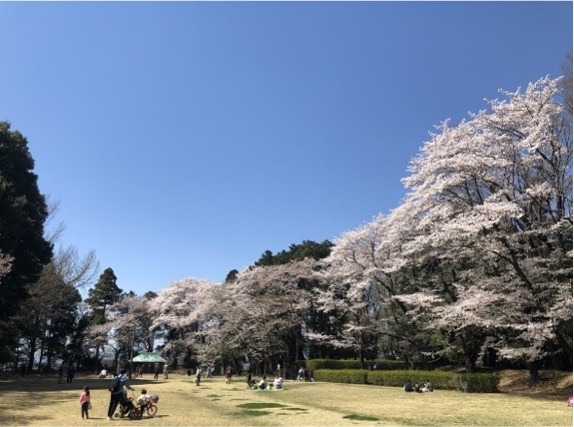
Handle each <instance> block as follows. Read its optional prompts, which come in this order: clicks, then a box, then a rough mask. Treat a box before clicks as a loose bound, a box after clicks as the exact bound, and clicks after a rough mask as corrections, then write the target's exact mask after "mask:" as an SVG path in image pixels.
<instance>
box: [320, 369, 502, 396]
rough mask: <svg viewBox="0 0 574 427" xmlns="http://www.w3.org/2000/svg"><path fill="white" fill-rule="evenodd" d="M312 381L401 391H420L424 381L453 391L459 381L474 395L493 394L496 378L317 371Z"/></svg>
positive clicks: (489, 375) (413, 372)
mask: <svg viewBox="0 0 574 427" xmlns="http://www.w3.org/2000/svg"><path fill="white" fill-rule="evenodd" d="M314 375H315V380H317V381H324V382H334V383H346V384H373V385H381V386H387V387H402V386H403V385H404V383H405V382H407V380H409V381H411V382H412V383H413V384H416V383H418V384H419V385H420V386H421V387H422V386H423V385H424V383H426V382H427V381H430V382H432V383H433V385H434V388H435V389H438V390H457V389H459V388H461V387H460V381H459V380H462V381H463V382H464V383H465V384H466V391H468V392H474V393H495V392H497V391H498V382H499V377H498V376H497V375H496V374H492V373H476V374H462V375H461V374H458V373H456V372H445V371H420V370H393V371H390V370H389V371H383V370H381V371H378V370H377V371H367V370H358V369H319V370H316V371H315V373H314Z"/></svg>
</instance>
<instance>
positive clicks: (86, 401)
mask: <svg viewBox="0 0 574 427" xmlns="http://www.w3.org/2000/svg"><path fill="white" fill-rule="evenodd" d="M80 405H81V406H82V419H84V415H85V416H86V419H88V418H90V414H89V413H88V410H89V409H90V387H84V391H83V392H82V394H81V395H80Z"/></svg>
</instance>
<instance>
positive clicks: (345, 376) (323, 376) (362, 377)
mask: <svg viewBox="0 0 574 427" xmlns="http://www.w3.org/2000/svg"><path fill="white" fill-rule="evenodd" d="M368 373H369V371H365V370H360V369H319V370H317V371H314V372H313V375H314V379H315V381H323V382H326V383H344V384H368V382H367V375H368Z"/></svg>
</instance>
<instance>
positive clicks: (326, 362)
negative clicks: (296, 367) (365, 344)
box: [305, 359, 409, 371]
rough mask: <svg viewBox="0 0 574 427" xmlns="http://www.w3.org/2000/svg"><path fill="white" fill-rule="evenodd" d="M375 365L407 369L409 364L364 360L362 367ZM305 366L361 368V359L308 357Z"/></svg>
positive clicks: (381, 367)
mask: <svg viewBox="0 0 574 427" xmlns="http://www.w3.org/2000/svg"><path fill="white" fill-rule="evenodd" d="M375 365H376V366H377V370H379V369H381V370H390V369H392V370H397V369H409V365H408V364H407V363H406V362H403V361H400V360H366V361H365V362H364V368H370V367H372V366H375ZM305 367H306V368H307V369H310V370H312V371H316V370H318V369H362V368H361V361H360V360H356V359H349V360H333V359H310V360H306V361H305Z"/></svg>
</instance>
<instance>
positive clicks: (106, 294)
mask: <svg viewBox="0 0 574 427" xmlns="http://www.w3.org/2000/svg"><path fill="white" fill-rule="evenodd" d="M116 281H117V277H116V275H115V274H114V270H112V269H111V268H110V267H108V268H106V269H105V270H104V272H103V273H102V274H101V276H100V278H99V280H98V283H96V284H95V286H94V287H93V288H91V289H90V290H89V291H88V298H87V299H86V303H87V304H88V305H89V306H90V307H91V308H92V319H91V324H92V325H103V324H104V323H106V313H107V309H108V307H109V306H111V305H112V304H114V303H115V302H117V301H119V300H120V299H121V297H122V294H123V290H122V289H121V288H120V287H119V286H118V285H117V283H116ZM102 344H103V343H98V344H97V345H96V357H95V367H94V369H95V371H96V372H97V370H98V361H99V354H100V346H101V345H102Z"/></svg>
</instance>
